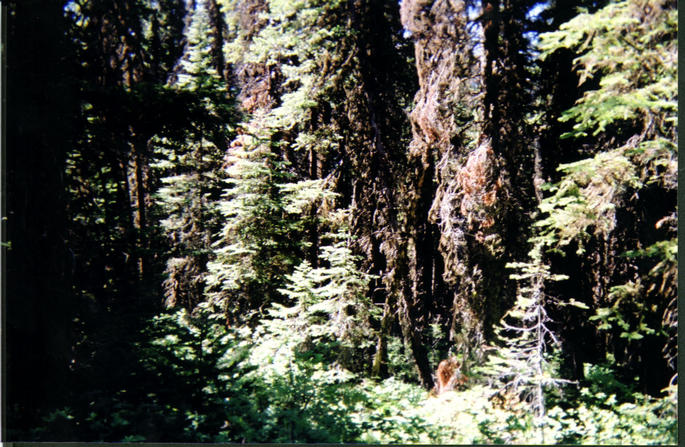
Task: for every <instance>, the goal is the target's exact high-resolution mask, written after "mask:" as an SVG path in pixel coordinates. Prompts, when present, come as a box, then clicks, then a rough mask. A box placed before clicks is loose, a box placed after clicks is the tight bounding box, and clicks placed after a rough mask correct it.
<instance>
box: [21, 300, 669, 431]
mask: <svg viewBox="0 0 685 447" xmlns="http://www.w3.org/2000/svg"><path fill="white" fill-rule="evenodd" d="M268 329H269V328H268V327H267V328H264V327H262V328H261V329H259V328H257V329H248V328H241V329H232V328H227V327H226V326H225V325H224V324H223V322H222V320H221V318H219V317H218V316H217V315H216V314H213V313H212V312H211V309H209V308H200V309H199V310H198V311H197V312H194V313H193V314H188V313H187V312H185V311H183V310H181V311H177V312H175V313H170V314H164V315H161V316H158V317H155V318H154V319H153V320H152V322H151V325H150V326H149V327H148V328H147V329H146V334H147V337H148V341H147V342H144V343H136V344H135V346H133V347H132V349H133V350H134V351H135V352H137V354H138V355H139V358H140V362H139V364H138V365H137V367H136V368H135V369H133V370H131V371H130V375H129V376H128V380H126V381H124V382H122V383H118V384H117V383H111V384H109V386H108V389H104V388H103V389H98V390H93V389H85V385H84V389H83V390H80V392H79V393H75V394H74V396H73V400H72V401H71V402H70V404H69V405H68V406H63V407H61V408H58V409H56V410H54V411H52V412H50V413H49V414H47V415H46V416H45V417H44V419H43V420H44V423H43V425H42V426H41V427H37V428H36V429H35V430H33V431H32V432H31V433H23V434H15V435H17V436H15V438H30V439H36V440H40V441H60V440H70V441H73V440H83V441H127V442H131V441H148V442H150V441H163V442H164V441H166V442H171V441H176V442H288V443H290V442H309V443H311V442H317V443H322V442H325V443H340V442H346V443H350V442H364V443H406V444H413V443H439V444H481V443H482V444H492V443H514V444H518V443H526V444H531V443H533V444H540V443H550V444H554V443H570V444H585V443H590V444H673V443H677V394H676V389H675V387H671V388H669V389H667V390H665V392H664V395H663V396H662V397H660V398H654V397H649V396H646V395H643V394H640V393H637V392H635V391H634V390H633V389H632V388H631V386H630V385H626V384H623V383H621V382H620V381H619V380H618V379H617V378H616V375H615V373H614V372H613V370H612V369H611V367H610V366H607V365H602V366H600V365H586V368H585V377H586V379H585V380H584V381H583V382H582V383H580V384H578V385H570V386H567V387H566V388H564V389H562V390H561V391H556V392H555V394H554V395H551V394H550V395H549V396H547V400H548V405H547V408H548V411H547V413H546V415H545V417H544V421H543V424H542V425H543V426H542V427H540V426H539V425H538V424H537V422H536V421H535V420H534V418H533V416H532V412H531V411H530V410H529V409H528V407H527V404H526V403H525V402H524V401H522V400H519V399H518V397H517V396H516V395H515V394H511V393H510V394H505V395H502V394H498V390H497V389H495V388H494V387H492V386H490V385H489V384H488V383H487V380H486V379H485V374H484V371H485V369H484V368H481V369H478V368H474V369H473V370H472V372H471V377H470V379H469V381H468V382H467V385H466V388H465V389H461V390H458V391H449V392H445V393H443V394H441V395H439V396H435V395H434V394H432V393H429V392H427V391H426V390H424V389H423V388H421V387H419V386H417V385H415V384H411V383H407V382H406V381H403V380H399V379H397V378H395V377H391V378H388V379H385V380H372V379H369V378H367V377H365V375H364V374H363V373H353V372H351V371H350V370H349V369H346V368H344V367H343V366H341V364H340V362H339V358H340V357H339V356H336V355H335V353H336V352H340V351H341V350H343V347H342V346H338V345H336V340H335V339H334V338H332V337H329V338H326V337H323V338H320V339H318V341H317V343H311V342H312V339H302V338H300V337H298V336H297V335H293V334H288V333H287V332H285V331H277V330H275V329H272V330H271V331H269V330H268ZM284 337H285V338H284ZM486 367H487V365H486Z"/></svg>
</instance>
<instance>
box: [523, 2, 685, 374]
mask: <svg viewBox="0 0 685 447" xmlns="http://www.w3.org/2000/svg"><path fill="white" fill-rule="evenodd" d="M677 15H678V14H677V10H676V8H675V4H674V3H673V2H668V1H662V0H650V1H646V2H641V3H640V2H634V1H614V2H610V3H609V4H608V5H607V6H605V7H603V8H601V9H599V10H598V11H596V12H594V13H589V12H586V11H585V12H582V13H581V14H579V15H578V16H576V17H575V18H573V19H572V20H570V21H569V22H567V23H565V24H563V25H561V27H560V29H559V30H558V31H554V32H550V33H545V34H542V35H541V36H540V44H539V47H540V49H541V50H542V57H543V58H547V57H550V56H551V55H552V54H554V53H555V52H558V51H561V50H572V51H574V52H575V54H577V57H576V58H575V59H574V65H575V70H576V72H577V74H578V75H579V78H580V84H581V87H584V88H587V89H588V90H587V91H586V92H585V93H584V95H583V96H582V97H581V98H579V99H578V100H577V101H576V103H575V105H574V106H573V107H571V108H570V109H568V110H567V111H566V112H565V113H564V114H563V115H562V117H561V118H560V120H561V121H562V122H566V121H568V122H572V123H573V130H572V131H570V132H568V133H566V134H565V135H563V137H573V138H575V139H577V140H578V141H579V145H580V143H581V142H584V145H585V147H586V148H587V147H588V146H590V148H591V149H590V151H591V154H593V155H592V156H591V157H589V158H585V159H581V160H579V161H575V162H572V163H567V164H562V165H560V166H559V167H558V170H559V171H560V172H561V173H562V177H561V180H560V181H559V182H558V183H555V184H553V185H546V190H547V191H549V193H550V194H549V195H547V197H545V198H544V199H543V201H542V203H541V204H540V210H541V211H542V213H543V215H542V217H541V218H539V219H538V220H537V222H536V223H535V225H536V226H538V227H539V228H540V229H541V230H542V231H541V236H542V240H543V243H544V244H545V245H546V246H547V247H548V248H549V249H552V250H556V251H558V252H560V253H562V254H563V253H564V251H563V250H564V247H565V246H568V245H569V244H570V243H571V242H575V243H577V247H578V248H577V252H578V254H579V255H580V254H584V255H585V256H588V255H589V256H590V257H592V256H602V257H603V260H602V261H601V262H602V263H603V265H605V266H607V267H608V266H611V267H609V269H610V270H609V271H611V270H613V269H614V268H616V267H615V266H617V265H622V267H621V269H623V270H624V271H627V269H628V268H630V269H634V270H635V271H637V274H635V275H632V277H625V276H622V277H620V278H614V277H608V278H605V280H606V286H605V287H604V288H603V291H602V292H601V294H600V295H599V296H594V297H593V300H594V301H595V303H597V305H596V308H595V309H594V310H595V312H596V314H595V315H594V316H592V317H591V318H590V321H592V322H594V324H595V325H596V327H597V329H599V330H601V331H608V334H611V335H612V336H613V337H612V338H607V340H611V342H609V343H610V345H609V346H607V349H608V350H609V351H610V352H611V351H612V350H615V351H616V352H619V351H625V352H638V351H640V350H641V349H645V348H644V346H653V345H650V343H654V340H656V339H657V338H660V339H661V340H663V341H662V343H663V344H664V347H663V352H664V355H665V357H666V359H667V360H668V362H669V364H670V365H671V366H672V367H674V363H673V359H674V356H675V352H676V348H675V346H676V345H677V343H676V341H675V333H676V331H675V326H676V323H675V321H676V320H677V311H676V310H675V296H676V290H677V286H676V280H675V277H676V272H677V267H676V261H675V260H676V258H677V249H676V245H677V237H676V229H675V224H674V222H675V220H676V216H677V207H676V203H675V196H674V195H673V194H672V192H673V191H674V190H675V189H676V188H677V157H678V156H677V142H676V140H677V133H676V127H675V126H676V115H677V84H676V80H677V64H676V60H677V42H676V35H677V29H678V23H677ZM581 138H582V139H581ZM579 152H580V151H579ZM657 196H663V197H665V199H664V200H663V202H660V203H659V204H658V205H656V206H655V204H652V203H647V201H650V200H652V199H649V198H647V199H645V198H644V197H657ZM655 213H658V214H656V215H655ZM620 215H625V216H631V217H629V218H627V219H625V221H623V222H621V221H619V219H618V218H617V216H620ZM631 218H634V219H635V223H633V224H632V225H633V226H632V227H630V225H631V223H629V220H630V219H631ZM588 243H591V244H592V246H593V248H592V250H594V253H586V246H587V245H588ZM612 245H613V246H614V248H613V249H612V250H617V249H618V250H622V251H623V253H620V252H619V253H611V252H606V253H604V254H602V255H599V253H598V251H599V250H600V249H599V248H597V247H598V246H600V247H602V246H604V247H611V246H612ZM618 247H621V248H618ZM605 250H606V249H605ZM628 266H630V267H628ZM616 270H618V269H616ZM602 274H604V273H602ZM596 290H597V291H598V290H600V289H596ZM596 293H597V292H596ZM647 349H652V348H647ZM623 366H625V365H623Z"/></svg>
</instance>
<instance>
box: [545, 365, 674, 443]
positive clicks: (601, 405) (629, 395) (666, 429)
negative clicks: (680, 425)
mask: <svg viewBox="0 0 685 447" xmlns="http://www.w3.org/2000/svg"><path fill="white" fill-rule="evenodd" d="M585 376H586V383H585V384H584V386H582V387H581V388H580V389H579V390H578V398H577V401H574V402H573V405H570V404H569V403H563V404H561V405H559V406H557V407H554V408H552V409H550V411H549V412H548V420H549V424H550V426H551V427H552V428H553V429H554V430H555V432H556V433H557V435H556V436H557V440H558V441H557V442H563V443H573V444H624V445H625V444H642V445H644V444H677V443H678V430H677V416H676V414H677V389H676V387H675V386H671V387H669V388H667V389H666V390H665V391H666V393H665V395H664V396H663V397H660V398H654V397H650V396H647V395H644V394H640V393H636V392H633V391H632V390H631V388H630V387H629V386H626V385H624V384H623V383H621V382H620V381H618V380H617V379H616V377H615V376H614V373H613V371H612V369H611V368H609V367H607V366H600V365H589V364H586V365H585Z"/></svg>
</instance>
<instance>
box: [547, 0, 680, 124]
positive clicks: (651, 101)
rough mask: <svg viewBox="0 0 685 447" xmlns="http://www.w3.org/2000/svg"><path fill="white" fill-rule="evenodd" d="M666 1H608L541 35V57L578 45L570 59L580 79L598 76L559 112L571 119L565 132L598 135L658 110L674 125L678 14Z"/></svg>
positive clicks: (564, 119) (584, 79) (583, 80)
mask: <svg viewBox="0 0 685 447" xmlns="http://www.w3.org/2000/svg"><path fill="white" fill-rule="evenodd" d="M666 3H667V2H665V1H661V0H650V1H649V2H646V3H645V4H639V3H636V2H633V1H618V2H612V3H610V4H609V5H608V6H606V7H605V8H603V9H601V10H600V11H598V12H596V13H594V14H589V13H582V14H579V15H578V16H576V17H575V18H574V19H572V20H571V21H569V22H567V23H565V24H563V25H562V26H561V27H560V29H559V31H555V32H551V33H546V34H543V35H542V36H541V40H540V48H541V50H542V51H543V55H545V56H546V55H549V54H551V53H553V52H554V51H556V50H558V49H559V48H577V49H578V51H579V53H580V55H579V56H578V57H577V58H576V59H575V61H574V62H575V65H576V68H577V70H578V73H579V75H580V83H581V84H582V83H583V82H585V81H586V80H587V79H589V78H593V77H595V76H597V77H599V78H600V79H599V87H600V88H599V89H596V90H590V91H588V92H586V93H585V95H584V96H583V97H582V98H581V99H580V100H579V101H578V103H577V105H576V106H575V107H573V108H571V109H569V110H568V111H567V112H565V113H564V115H563V116H562V118H561V119H562V121H568V120H573V121H575V122H576V124H575V125H574V130H573V132H571V133H569V134H568V135H569V136H580V135H586V134H587V132H588V131H591V132H592V134H593V135H598V134H599V133H600V132H604V131H605V130H606V129H607V128H608V126H609V125H611V124H614V123H616V122H620V121H627V120H631V119H636V118H642V117H643V116H648V117H652V118H653V117H655V116H658V115H660V114H666V118H665V121H668V122H670V125H674V124H675V123H674V122H673V119H674V116H675V115H674V113H675V112H676V111H677V99H676V98H677V96H676V95H677V93H676V92H677V84H676V79H677V76H676V73H677V71H676V70H677V63H676V58H677V46H676V42H675V36H676V32H677V21H678V19H677V17H678V13H677V10H676V9H674V8H668V7H667V5H666Z"/></svg>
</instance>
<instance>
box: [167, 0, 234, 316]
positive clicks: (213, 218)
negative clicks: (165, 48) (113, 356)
mask: <svg viewBox="0 0 685 447" xmlns="http://www.w3.org/2000/svg"><path fill="white" fill-rule="evenodd" d="M210 12H211V1H198V2H196V3H195V8H194V9H193V10H192V11H189V16H188V20H187V27H186V30H185V34H186V39H185V40H186V48H185V53H184V55H183V57H182V59H181V60H180V62H179V64H178V66H177V68H176V71H175V73H174V74H173V76H172V79H173V81H171V82H170V86H169V89H170V91H172V92H176V93H178V94H182V95H187V96H188V97H190V98H194V99H195V100H196V101H197V102H198V103H199V107H200V110H197V112H196V113H195V115H196V116H193V115H192V114H191V115H190V118H189V121H190V122H189V126H188V128H187V129H186V130H185V131H184V132H182V133H181V135H180V138H176V139H172V138H164V137H160V138H158V139H157V140H156V142H155V146H156V157H157V159H158V161H157V163H156V164H155V168H157V170H158V175H160V176H163V178H162V179H161V183H162V184H163V185H164V186H162V187H161V188H160V189H159V190H158V192H157V200H158V203H159V205H160V206H161V213H162V216H163V217H164V218H163V219H162V220H161V225H162V227H163V228H164V231H165V233H166V235H167V237H168V238H169V242H170V244H171V247H172V253H171V258H170V259H169V260H168V261H167V266H166V272H165V273H166V275H167V278H166V279H165V281H164V289H165V304H166V305H167V306H176V305H178V306H183V307H186V308H187V309H189V310H191V309H192V308H193V307H194V306H195V305H196V304H198V303H199V302H200V301H202V300H203V298H204V287H205V284H204V278H205V275H206V268H207V267H206V264H207V262H208V260H209V259H210V255H211V247H210V245H211V238H212V235H213V234H214V233H216V231H218V229H219V228H220V223H219V219H220V215H219V213H218V212H217V210H216V209H215V206H214V204H215V202H216V201H217V200H218V199H219V198H220V194H221V190H222V183H221V178H222V176H223V173H222V170H221V166H222V162H223V157H224V152H225V149H224V148H225V145H226V141H227V139H228V137H229V135H230V131H229V125H230V122H231V121H233V120H235V118H234V117H233V115H234V114H233V109H232V104H231V102H230V97H229V92H228V88H227V85H226V83H225V82H224V81H223V80H222V77H221V72H222V70H223V67H221V66H217V64H218V63H221V62H220V61H219V62H217V59H216V57H215V55H214V54H213V51H212V49H213V48H214V47H216V46H217V45H219V46H220V45H221V44H222V43H223V38H222V36H221V35H217V31H216V29H215V28H214V27H213V26H212V21H211V15H210Z"/></svg>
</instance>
